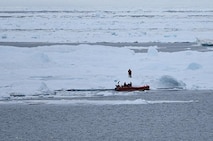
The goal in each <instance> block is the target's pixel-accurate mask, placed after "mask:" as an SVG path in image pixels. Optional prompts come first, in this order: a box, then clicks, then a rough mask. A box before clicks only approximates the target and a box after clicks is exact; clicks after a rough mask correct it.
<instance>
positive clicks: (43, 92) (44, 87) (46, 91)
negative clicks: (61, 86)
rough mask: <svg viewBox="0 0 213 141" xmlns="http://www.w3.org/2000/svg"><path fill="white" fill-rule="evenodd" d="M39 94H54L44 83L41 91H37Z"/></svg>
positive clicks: (40, 88)
mask: <svg viewBox="0 0 213 141" xmlns="http://www.w3.org/2000/svg"><path fill="white" fill-rule="evenodd" d="M37 94H40V95H50V94H52V92H51V91H50V90H49V88H48V87H47V85H46V84H45V83H44V82H42V83H41V85H40V87H39V89H38V90H37Z"/></svg>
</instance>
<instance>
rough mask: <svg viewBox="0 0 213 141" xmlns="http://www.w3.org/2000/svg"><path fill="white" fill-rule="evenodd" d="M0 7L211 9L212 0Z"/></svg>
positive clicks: (14, 2) (57, 0)
mask: <svg viewBox="0 0 213 141" xmlns="http://www.w3.org/2000/svg"><path fill="white" fill-rule="evenodd" d="M0 3H1V4H0V7H63V6H64V7H70V8H93V7H95V8H99V7H101V8H102V7H107V8H108V7H111V8H129V7H137V8H162V7H163V8H213V0H0Z"/></svg>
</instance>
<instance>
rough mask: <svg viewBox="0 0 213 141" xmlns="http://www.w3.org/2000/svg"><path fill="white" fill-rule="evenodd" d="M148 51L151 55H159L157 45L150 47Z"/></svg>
mask: <svg viewBox="0 0 213 141" xmlns="http://www.w3.org/2000/svg"><path fill="white" fill-rule="evenodd" d="M147 53H148V55H149V56H157V55H158V50H157V46H152V47H149V49H148V52H147Z"/></svg>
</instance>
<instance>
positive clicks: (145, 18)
mask: <svg viewBox="0 0 213 141" xmlns="http://www.w3.org/2000/svg"><path fill="white" fill-rule="evenodd" d="M0 21H1V23H0V41H2V42H5V41H13V42H23V41H24V42H25V41H28V42H74V43H75V42H89V43H91V42H189V41H190V42H195V41H196V40H197V39H211V40H212V37H213V26H212V25H213V11H212V9H131V10H129V9H126V10H124V9H117V10H109V9H108V10H94V9H92V10H91V9H77V10H75V9H50V8H47V9H21V8H19V9H3V8H1V9H0Z"/></svg>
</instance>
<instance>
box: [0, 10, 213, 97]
mask: <svg viewBox="0 0 213 141" xmlns="http://www.w3.org/2000/svg"><path fill="white" fill-rule="evenodd" d="M0 21H1V22H0V42H50V43H53V42H54V43H96V42H116V43H118V42H122V43H125V42H195V41H197V40H203V39H205V40H206V39H207V40H208V41H209V40H212V37H213V26H212V25H213V10H212V9H133V10H122V9H116V10H94V9H93V10H91V9H90V10H85V9H84V10H82V9H78V10H73V9H57V10H55V9H0ZM131 48H138V47H120V48H118V47H109V46H101V45H96V46H95V45H86V44H85V45H78V46H74V45H73V46H71V45H69V46H68V45H63V46H62V45H55V46H43V47H35V48H20V47H9V46H0V99H1V98H7V97H10V96H13V95H19V96H22V95H23V96H33V95H37V96H40V95H45V94H51V93H53V91H54V90H58V89H113V88H114V87H115V84H117V83H118V82H119V81H120V83H123V82H127V83H129V82H132V83H133V85H134V86H140V85H146V84H147V85H150V87H151V89H159V88H178V89H189V90H192V89H193V90H194V89H198V90H200V89H213V85H212V79H213V71H212V70H213V65H212V63H211V61H212V60H213V53H212V52H197V51H182V52H172V53H169V52H167V53H166V52H158V50H157V49H158V47H157V46H155V47H146V48H148V51H147V52H146V53H135V52H134V51H133V50H131ZM144 48H145V47H144ZM128 69H132V72H133V77H132V78H131V79H130V78H128V75H127V71H128ZM102 93H103V92H100V93H99V94H102ZM104 94H108V92H104Z"/></svg>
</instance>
